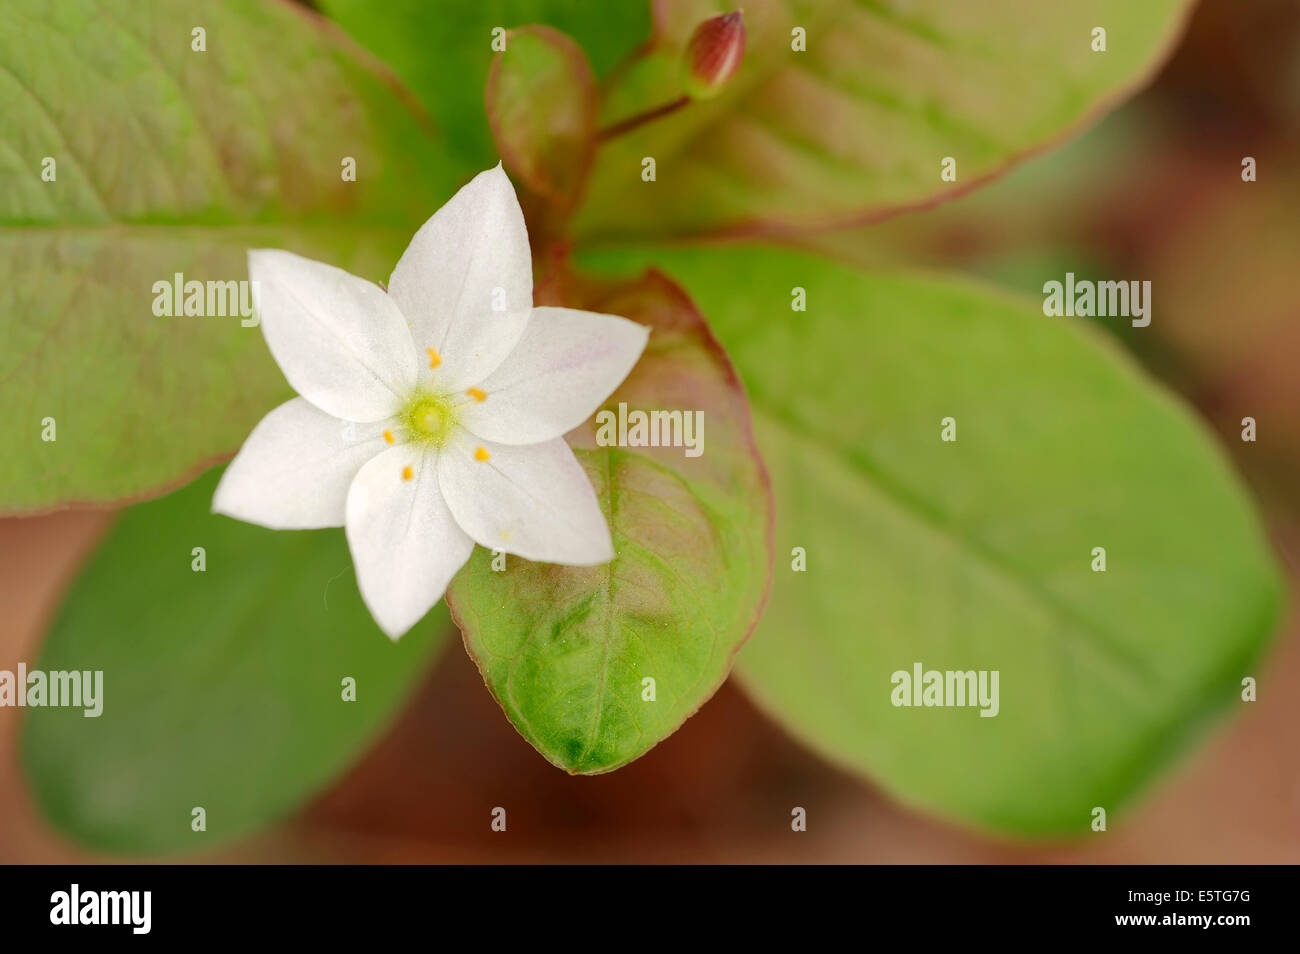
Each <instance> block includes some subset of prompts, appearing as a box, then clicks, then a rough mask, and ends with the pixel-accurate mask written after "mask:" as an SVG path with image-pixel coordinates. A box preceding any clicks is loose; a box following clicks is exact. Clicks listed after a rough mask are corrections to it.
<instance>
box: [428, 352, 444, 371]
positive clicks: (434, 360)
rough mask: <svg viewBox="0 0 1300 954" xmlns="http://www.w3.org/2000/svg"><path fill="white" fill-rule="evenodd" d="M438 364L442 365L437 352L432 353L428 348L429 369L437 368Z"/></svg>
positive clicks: (440, 357) (440, 356)
mask: <svg viewBox="0 0 1300 954" xmlns="http://www.w3.org/2000/svg"><path fill="white" fill-rule="evenodd" d="M440 364H442V355H440V354H438V352H436V351H434V350H433V349H432V348H430V349H429V367H431V368H436V367H437V366H438V365H440Z"/></svg>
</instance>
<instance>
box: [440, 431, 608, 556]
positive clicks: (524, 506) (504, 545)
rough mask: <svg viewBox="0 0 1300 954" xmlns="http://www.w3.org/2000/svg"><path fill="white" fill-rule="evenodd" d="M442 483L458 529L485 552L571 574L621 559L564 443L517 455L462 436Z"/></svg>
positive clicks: (450, 447)
mask: <svg viewBox="0 0 1300 954" xmlns="http://www.w3.org/2000/svg"><path fill="white" fill-rule="evenodd" d="M480 448H481V449H482V450H483V451H484V452H485V453H486V454H487V455H488V458H487V460H480V459H479V458H478V456H476V451H477V450H479V449H480ZM479 456H481V455H479ZM438 479H439V481H440V482H441V484H442V492H443V495H444V496H445V497H446V498H447V506H448V507H450V508H451V512H452V513H453V514H454V515H455V517H456V522H457V523H459V524H460V525H461V527H462V528H463V529H464V530H465V532H466V533H468V534H469V535H470V536H471V537H473V538H474V540H475V541H476V542H478V543H481V544H482V545H483V546H485V547H489V548H492V549H497V550H504V551H505V552H506V553H514V554H516V555H518V556H521V557H523V558H524V559H527V560H538V561H543V562H546V563H564V564H567V565H570V566H592V565H594V564H597V563H608V562H609V561H610V560H612V559H613V558H614V547H613V544H612V542H611V541H610V536H609V527H608V526H607V525H606V523H605V515H604V514H603V513H601V511H600V504H599V503H597V501H596V492H595V491H594V490H593V489H592V487H591V481H589V480H588V479H587V472H586V471H585V470H583V469H582V465H581V464H579V463H578V459H577V458H576V457H574V456H573V451H571V450H569V445H568V444H566V443H565V442H564V439H563V438H560V437H557V438H555V440H551V441H546V442H545V443H543V444H529V445H527V446H524V447H512V446H509V445H506V444H496V443H493V442H491V441H485V440H481V439H478V438H475V437H474V435H472V434H469V433H467V432H465V431H460V432H459V433H458V434H457V435H455V436H454V437H453V438H452V439H451V440H450V441H448V443H447V445H446V446H445V447H444V448H443V450H442V453H441V455H440V456H439V457H438Z"/></svg>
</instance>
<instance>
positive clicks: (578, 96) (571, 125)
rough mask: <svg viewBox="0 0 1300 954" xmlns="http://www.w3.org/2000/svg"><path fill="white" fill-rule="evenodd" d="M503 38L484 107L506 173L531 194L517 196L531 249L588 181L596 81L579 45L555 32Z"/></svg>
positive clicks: (534, 30)
mask: <svg viewBox="0 0 1300 954" xmlns="http://www.w3.org/2000/svg"><path fill="white" fill-rule="evenodd" d="M507 37H508V40H509V45H508V46H507V48H506V51H505V52H504V53H502V54H500V55H499V56H498V57H497V58H496V59H495V60H493V61H492V71H491V72H490V73H489V74H488V81H487V92H486V94H485V102H486V105H487V114H488V121H489V122H490V123H491V125H492V136H493V139H494V140H495V141H496V144H497V148H498V149H500V150H501V157H502V159H503V160H504V162H505V165H506V168H507V169H509V170H510V172H511V173H512V174H513V175H514V176H515V178H516V179H518V180H519V181H520V182H521V183H522V184H523V186H525V187H526V189H527V190H528V191H529V192H530V193H532V195H525V196H523V197H521V199H522V201H523V202H524V210H525V212H526V213H531V214H529V223H528V226H529V227H528V234H529V237H530V239H531V241H532V244H533V246H534V247H535V248H536V247H540V246H541V244H542V243H541V242H540V241H539V235H538V233H539V231H542V230H543V229H550V228H555V227H557V226H558V225H559V221H551V220H562V219H563V217H564V216H566V215H567V214H568V213H569V212H570V211H571V210H572V209H573V206H574V205H575V204H576V202H577V200H578V197H579V195H580V193H581V192H582V188H583V186H584V185H585V184H586V181H587V173H588V171H589V170H590V168H591V161H592V159H593V158H594V156H595V154H596V113H597V106H598V102H597V95H596V79H595V76H594V75H593V74H592V72H591V66H590V64H588V63H587V58H586V56H585V55H583V52H582V48H581V47H579V46H578V45H577V44H576V43H574V42H573V40H571V39H570V38H569V37H567V36H565V35H564V34H563V33H560V32H559V31H557V30H552V29H551V28H550V27H538V26H533V27H523V28H521V29H518V30H511V31H510V33H509V34H508V35H507ZM539 205H540V208H537V207H536V206H539ZM530 206H532V207H534V208H530ZM543 214H545V215H546V218H547V221H543V222H539V221H538V219H539V216H542V215H543Z"/></svg>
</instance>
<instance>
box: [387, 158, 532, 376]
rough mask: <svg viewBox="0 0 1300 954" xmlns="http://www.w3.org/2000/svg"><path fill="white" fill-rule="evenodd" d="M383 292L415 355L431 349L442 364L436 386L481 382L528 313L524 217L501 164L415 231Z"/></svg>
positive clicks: (513, 339) (528, 256) (529, 266)
mask: <svg viewBox="0 0 1300 954" xmlns="http://www.w3.org/2000/svg"><path fill="white" fill-rule="evenodd" d="M388 293H389V294H390V295H391V296H392V298H393V301H395V302H396V303H397V306H398V307H399V308H400V309H401V310H402V313H403V314H404V315H406V320H407V321H409V322H410V323H411V333H412V336H413V337H414V339H415V347H416V351H417V352H418V354H420V355H421V356H423V355H425V354H426V349H428V348H433V349H434V350H435V351H436V352H437V354H438V357H439V358H440V359H441V361H442V363H441V364H440V365H439V366H438V368H437V370H436V371H435V372H434V375H435V378H434V379H435V380H436V382H437V383H438V385H439V386H440V387H443V388H444V389H446V390H448V391H457V390H460V389H461V388H465V387H468V386H469V385H471V384H474V383H475V382H477V381H482V380H483V379H484V378H485V377H487V376H488V375H489V374H491V373H492V372H493V371H494V370H495V369H496V367H497V365H499V364H500V363H501V362H502V361H503V360H504V359H505V357H506V355H508V354H509V353H510V350H511V349H512V348H513V347H514V346H515V342H516V341H518V340H519V336H520V335H521V334H522V333H523V330H524V325H525V323H527V321H528V313H529V312H530V311H531V310H532V307H533V265H532V253H531V252H530V251H529V248H528V230H527V228H526V227H525V225H524V215H523V212H521V211H520V209H519V200H518V199H517V198H516V197H515V190H514V187H513V186H511V185H510V180H509V179H508V178H507V177H506V174H505V172H504V171H502V169H501V166H500V165H498V166H497V167H496V168H495V169H489V170H488V171H487V172H481V173H479V174H478V175H477V176H475V177H474V178H473V179H471V180H470V182H469V183H468V184H467V185H466V186H465V187H464V188H462V189H461V190H460V191H459V192H457V193H456V194H455V195H454V196H452V198H451V201H450V202H448V203H447V204H446V205H444V206H443V207H442V208H441V209H439V210H438V211H437V212H436V213H434V216H433V218H431V219H429V221H427V222H425V223H424V225H422V226H421V227H420V231H418V232H416V233H415V238H413V239H411V244H410V246H409V247H408V248H407V249H406V251H405V252H404V253H402V257H401V259H400V260H399V261H398V263H397V267H396V268H394V269H393V275H392V278H390V279H389V282H388ZM426 363H427V362H426Z"/></svg>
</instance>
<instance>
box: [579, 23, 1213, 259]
mask: <svg viewBox="0 0 1300 954" xmlns="http://www.w3.org/2000/svg"><path fill="white" fill-rule="evenodd" d="M734 7H735V4H725V3H720V2H718V0H664V2H662V3H659V4H657V5H656V6H655V11H656V28H657V29H656V35H657V38H658V39H657V42H656V44H655V46H654V47H653V48H652V50H651V51H650V52H649V53H648V55H646V56H645V57H643V58H642V59H641V60H640V61H639V62H638V63H637V64H636V65H635V66H634V67H633V68H631V69H628V70H626V71H625V72H623V73H622V74H620V76H619V77H618V81H617V82H616V83H615V84H614V85H613V86H612V88H610V89H609V90H608V91H607V96H606V100H605V112H604V116H603V118H602V121H603V123H604V124H605V125H610V124H613V123H615V122H618V121H620V120H624V119H626V118H627V117H629V116H630V115H634V114H637V113H640V112H643V111H645V110H648V109H651V108H654V107H657V106H661V105H663V104H665V103H668V102H671V101H672V100H675V99H676V98H678V97H679V96H680V95H681V94H682V86H681V70H680V68H679V62H680V59H681V55H682V50H683V48H684V46H685V44H686V41H687V39H688V37H689V35H690V33H691V31H692V30H693V29H694V27H695V25H696V24H698V23H699V22H700V21H701V20H703V19H705V18H706V17H708V16H711V15H713V14H716V13H719V12H723V11H724V10H729V9H733V8H734ZM743 7H744V15H745V23H746V26H747V29H748V31H749V42H748V45H747V48H746V52H745V60H744V62H743V63H742V64H741V67H740V71H739V72H738V73H737V74H736V76H735V77H734V79H732V80H731V82H730V83H729V84H728V85H727V86H726V88H725V89H724V90H723V91H722V93H721V94H720V95H719V96H718V97H717V99H714V100H710V101H708V102H696V103H692V104H690V105H689V106H687V107H686V108H684V109H680V110H678V111H677V112H674V113H673V114H672V115H670V116H668V117H666V118H663V119H660V120H657V121H655V122H653V123H650V124H648V125H645V126H642V127H641V128H640V129H638V130H636V131H634V132H632V133H629V134H626V135H624V136H622V137H620V138H617V139H614V140H612V141H610V142H608V143H607V144H606V145H605V147H604V148H603V149H602V150H601V152H600V154H599V156H598V158H597V161H596V166H595V169H594V171H593V174H592V184H591V191H590V199H589V201H588V202H587V204H586V205H585V206H584V208H583V212H582V215H581V216H580V218H579V220H578V223H577V225H576V227H577V229H578V231H579V233H580V234H582V235H585V236H586V237H588V238H592V239H607V240H609V239H636V238H638V237H645V236H650V235H699V234H706V233H710V234H711V233H719V232H722V233H743V234H754V233H764V232H788V231H796V230H797V231H807V230H813V229H822V228H828V227H832V226H843V225H848V224H853V223H861V222H864V221H869V220H871V219H874V218H878V217H881V216H883V215H886V214H888V213H890V212H894V211H899V210H903V209H907V208H911V207H916V206H920V205H924V204H926V203H928V202H932V201H934V200H936V199H938V198H940V197H942V196H945V195H953V194H957V193H960V192H962V191H965V190H967V189H969V188H970V187H971V186H972V185H974V184H978V183H980V182H981V181H982V180H984V179H987V178H988V177H990V176H992V175H995V174H996V173H998V172H1000V171H1002V170H1003V169H1005V168H1006V167H1007V166H1009V165H1010V164H1012V163H1013V162H1015V161H1017V160H1018V159H1021V158H1023V157H1024V156H1025V155H1026V154H1027V153H1029V152H1031V151H1032V150H1034V149H1037V148H1040V147H1043V146H1045V145H1048V144H1050V143H1052V142H1053V141H1054V140H1056V139H1057V138H1059V137H1060V136H1062V135H1063V134H1065V133H1067V132H1070V131H1072V130H1074V129H1076V128H1077V127H1078V126H1079V125H1080V124H1081V123H1083V122H1085V121H1087V120H1088V119H1090V118H1092V117H1095V116H1096V115H1098V114H1099V113H1100V112H1102V111H1104V110H1105V109H1107V108H1109V106H1110V105H1112V104H1113V103H1114V102H1115V101H1116V100H1117V99H1119V98H1121V97H1123V96H1124V95H1126V94H1127V93H1128V92H1130V91H1131V90H1132V89H1134V88H1135V87H1136V86H1138V85H1141V84H1142V83H1143V82H1145V81H1146V79H1147V78H1148V77H1149V75H1150V74H1151V72H1152V70H1153V69H1154V67H1155V65H1156V64H1157V63H1158V62H1159V61H1160V59H1161V58H1162V57H1163V56H1164V54H1165V53H1166V52H1167V51H1168V50H1169V49H1170V47H1171V46H1172V44H1173V42H1174V40H1175V38H1176V37H1177V36H1178V34H1179V32H1180V29H1181V26H1182V22H1183V19H1184V17H1185V14H1186V12H1187V11H1188V9H1189V8H1190V7H1191V2H1190V0H1143V2H1141V3H1134V2H1131V0H1081V2H1071V3H1043V2H1041V0H982V2H980V3H955V2H952V0H754V2H752V3H749V2H747V3H744V4H743ZM1095 27H1102V28H1104V29H1105V30H1106V31H1107V35H1106V42H1107V48H1106V52H1104V53H1102V52H1094V51H1093V49H1092V30H1093V28H1095ZM797 29H802V30H803V31H804V36H805V39H806V49H805V50H804V51H797V50H795V49H793V48H792V47H793V45H794V37H793V35H792V34H793V31H795V30H797ZM646 157H653V158H654V159H655V162H656V166H657V169H656V176H657V178H656V180H655V181H654V182H645V181H642V178H641V175H642V161H643V159H644V158H646ZM944 157H952V158H954V159H955V160H956V174H957V179H956V182H945V181H942V180H941V179H940V169H941V162H942V160H943V159H944Z"/></svg>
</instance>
